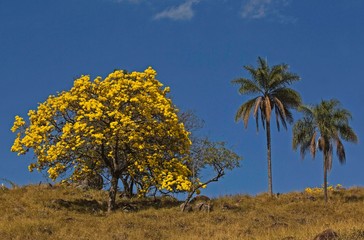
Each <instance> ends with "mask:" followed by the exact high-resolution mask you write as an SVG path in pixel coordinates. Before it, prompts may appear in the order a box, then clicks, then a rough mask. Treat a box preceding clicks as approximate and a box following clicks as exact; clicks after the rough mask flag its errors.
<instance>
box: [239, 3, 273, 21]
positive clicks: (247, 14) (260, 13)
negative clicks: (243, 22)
mask: <svg viewBox="0 0 364 240" xmlns="http://www.w3.org/2000/svg"><path fill="white" fill-rule="evenodd" d="M271 3H272V0H249V1H248V2H247V3H245V5H244V6H243V10H242V11H241V16H242V17H243V18H254V19H258V18H264V17H265V16H266V15H267V11H268V8H269V5H270V4H271Z"/></svg>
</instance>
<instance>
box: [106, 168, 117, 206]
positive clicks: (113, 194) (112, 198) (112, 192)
mask: <svg viewBox="0 0 364 240" xmlns="http://www.w3.org/2000/svg"><path fill="white" fill-rule="evenodd" d="M118 181H119V176H118V175H112V177H111V186H110V190H109V202H108V206H107V211H108V212H111V211H114V210H115V208H116V201H115V200H116V192H117V190H118Z"/></svg>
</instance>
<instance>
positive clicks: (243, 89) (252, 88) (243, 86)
mask: <svg viewBox="0 0 364 240" xmlns="http://www.w3.org/2000/svg"><path fill="white" fill-rule="evenodd" d="M232 83H234V84H239V85H240V88H239V93H240V94H242V95H244V94H245V95H251V94H263V93H264V92H263V91H262V90H261V89H260V88H259V86H258V85H257V84H256V83H255V82H253V81H252V80H249V79H246V78H239V79H236V80H233V81H232Z"/></svg>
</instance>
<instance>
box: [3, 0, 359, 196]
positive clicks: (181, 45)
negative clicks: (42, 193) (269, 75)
mask: <svg viewBox="0 0 364 240" xmlns="http://www.w3.org/2000/svg"><path fill="white" fill-rule="evenodd" d="M363 12H364V1H361V0H350V1H340V0H335V1H332V0H320V1H317V0H306V1H290V0H169V1H165V0H153V1H152V0H33V1H25V0H23V1H19V0H12V1H9V0H2V1H0V56H1V58H0V74H1V99H2V101H1V102H0V119H1V121H0V136H1V137H0V178H6V179H9V180H11V181H14V182H16V183H19V184H28V183H38V182H39V181H43V182H44V181H45V178H44V177H43V176H42V174H38V173H29V172H28V170H27V165H28V164H29V163H30V162H31V161H32V156H30V155H26V156H22V157H18V156H17V155H16V154H15V153H11V152H10V151H9V149H10V147H11V145H12V141H13V140H14V135H13V134H12V133H11V132H10V128H11V126H12V123H13V119H14V116H15V115H21V116H26V113H27V112H28V110H30V109H35V108H36V107H37V104H38V103H39V102H43V101H44V100H45V99H46V98H47V97H48V96H49V95H50V94H55V93H56V92H57V91H62V90H67V89H69V88H70V87H71V86H72V84H73V80H74V79H75V78H76V77H78V76H80V75H81V74H90V75H91V76H92V77H96V76H99V75H100V76H106V75H107V74H108V73H110V72H112V71H113V70H114V69H126V70H129V71H134V70H136V71H143V70H144V69H145V68H147V67H148V66H152V67H153V68H155V69H156V70H157V72H158V79H159V80H160V81H161V82H163V83H164V84H165V85H166V86H170V87H171V94H172V97H173V101H174V103H175V104H176V105H177V106H178V107H179V108H181V109H182V110H189V109H191V110H194V111H195V112H196V113H197V115H198V116H199V117H200V118H202V119H204V120H205V128H204V130H203V131H204V134H206V135H207V136H209V137H210V138H211V139H213V140H216V141H226V142H227V143H228V145H229V146H231V147H232V149H234V150H235V151H236V152H237V153H238V154H240V155H242V156H243V158H244V160H243V162H242V167H241V168H239V169H236V170H234V171H232V172H228V173H227V175H226V176H225V177H224V178H223V179H222V180H221V181H220V182H218V183H215V184H211V186H209V187H208V189H207V190H205V194H208V195H213V196H218V195H225V194H235V193H249V194H256V193H260V192H264V191H266V190H267V167H266V165H267V163H266V140H265V133H264V131H261V132H259V133H257V132H256V129H255V124H254V123H253V122H252V121H251V122H250V124H249V126H248V129H247V130H245V129H244V128H243V124H242V123H241V122H240V123H235V122H234V116H235V112H236V110H237V108H238V107H239V105H240V104H241V103H243V102H244V101H245V100H246V99H247V98H245V97H243V96H239V95H238V92H237V86H234V85H232V84H231V83H230V81H231V80H232V79H235V78H238V77H242V76H245V77H246V76H247V75H246V73H245V72H244V70H243V68H242V66H243V65H249V64H252V65H255V64H256V60H257V57H258V56H262V57H264V58H266V59H267V60H268V63H269V64H270V65H275V64H280V63H287V64H289V65H290V70H291V71H292V72H295V73H297V74H298V75H300V76H301V78H302V80H301V81H300V82H298V83H296V84H295V85H292V87H293V88H294V89H296V90H297V91H299V92H300V93H301V94H302V97H303V100H304V101H305V102H306V103H318V102H319V101H320V100H321V99H330V98H337V99H339V100H340V101H341V102H342V104H343V107H344V108H347V109H348V110H350V111H351V112H352V115H353V120H352V122H351V125H352V127H353V128H354V130H355V131H356V132H357V134H358V136H359V143H358V144H356V145H354V144H349V143H347V144H345V148H346V151H347V163H346V165H343V166H340V165H339V164H338V161H336V160H337V159H334V160H335V163H334V166H333V170H332V171H331V173H330V175H329V182H330V183H332V184H338V183H340V184H342V185H344V186H347V187H348V186H363V185H364V174H363V173H362V171H363V168H364V161H363V155H364V149H363V147H362V141H361V140H362V139H363V136H362V133H363V130H364V126H363V122H364V111H363V107H362V103H363V102H364V94H363V93H362V90H363V89H364V84H363V81H364V79H362V78H363V74H362V71H363V69H364V60H363V59H364V58H363V56H364V47H363V43H364V28H363V25H364V14H363ZM298 117H299V115H298V114H295V118H296V119H297V118H298ZM291 139H292V133H291V128H289V129H288V131H281V132H279V133H278V132H277V130H276V129H273V131H272V161H273V188H274V189H273V190H274V191H275V192H287V191H301V190H303V189H304V188H305V187H307V186H319V185H321V184H322V182H323V180H322V178H323V177H322V176H323V173H322V172H323V171H322V158H321V155H318V156H317V157H316V159H315V160H314V161H313V160H311V158H310V157H309V156H307V157H306V159H304V160H303V161H302V160H301V158H300V156H299V153H298V152H294V151H293V150H292V147H291Z"/></svg>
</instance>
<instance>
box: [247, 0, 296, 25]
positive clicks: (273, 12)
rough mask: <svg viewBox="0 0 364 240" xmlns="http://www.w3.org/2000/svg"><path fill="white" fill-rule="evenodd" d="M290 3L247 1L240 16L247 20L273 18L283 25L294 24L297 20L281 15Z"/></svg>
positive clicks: (277, 0)
mask: <svg viewBox="0 0 364 240" xmlns="http://www.w3.org/2000/svg"><path fill="white" fill-rule="evenodd" d="M290 2H291V1H290V0H246V1H245V4H244V5H243V9H242V10H241V12H240V15H241V17H242V18H246V19H262V18H273V19H275V20H278V21H280V22H282V23H289V22H290V23H292V22H295V21H296V19H295V18H293V17H290V16H285V15H283V14H282V13H281V11H282V9H284V8H285V7H287V6H288V5H289V4H290Z"/></svg>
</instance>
